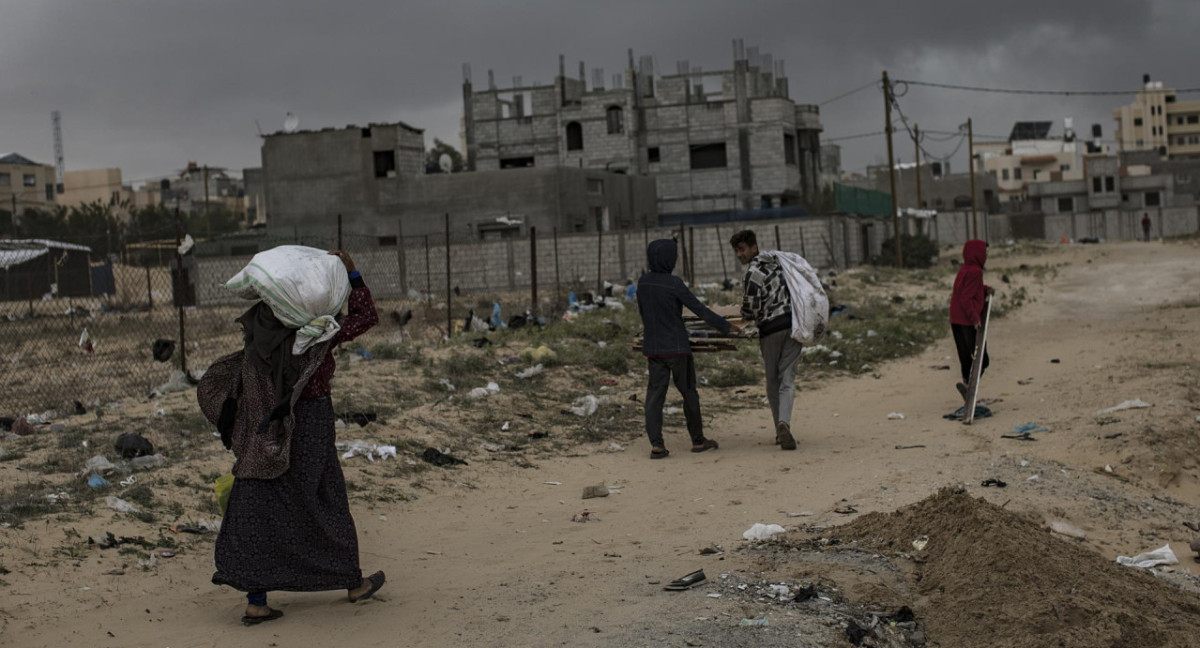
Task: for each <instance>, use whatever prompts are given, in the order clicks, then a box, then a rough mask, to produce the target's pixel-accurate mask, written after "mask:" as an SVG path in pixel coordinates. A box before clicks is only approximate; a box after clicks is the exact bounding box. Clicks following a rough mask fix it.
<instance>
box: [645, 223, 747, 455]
mask: <svg viewBox="0 0 1200 648" xmlns="http://www.w3.org/2000/svg"><path fill="white" fill-rule="evenodd" d="M677 255H678V246H677V245H676V244H675V241H673V240H671V239H660V240H657V241H652V242H651V243H650V246H649V247H647V248H646V260H647V262H648V265H649V268H650V272H647V273H646V274H644V275H642V278H641V279H639V280H638V284H637V307H638V313H639V314H640V315H641V316H642V326H643V328H644V329H645V332H644V333H643V339H642V354H643V355H645V356H646V364H647V366H648V368H649V371H650V378H649V381H648V382H647V385H646V436H648V437H649V438H650V458H651V459H662V458H664V457H666V456H667V455H669V454H671V453H670V451H668V450H667V447H666V445H665V444H664V442H663V436H662V427H663V405H664V404H666V402H667V389H668V387H670V384H671V382H672V381H674V383H675V389H678V390H679V394H680V395H681V396H683V416H684V418H685V419H687V429H688V435H690V436H691V437H692V452H704V451H705V450H716V449H717V447H718V443H717V442H716V441H714V440H712V439H707V438H705V436H704V420H703V419H702V418H701V416H700V393H699V392H698V391H696V363H695V362H694V360H693V359H692V347H691V343H690V342H689V341H688V332H687V327H685V326H684V323H683V308H684V307H687V309H688V310H690V311H692V312H693V313H695V314H696V315H699V316H700V317H701V318H703V319H704V321H706V322H708V323H709V324H710V325H711V326H712V327H713V328H715V329H717V330H718V331H721V332H722V333H728V332H730V331H731V330H736V329H735V328H734V327H733V326H732V325H731V324H730V323H729V321H728V320H726V319H725V318H724V317H721V316H720V315H718V314H716V313H714V312H712V311H711V310H709V309H708V308H706V307H705V306H704V304H701V303H700V300H698V299H696V296H695V295H693V294H692V291H690V290H688V287H687V286H686V285H684V283H683V280H682V279H680V278H679V277H677V276H675V275H674V274H672V273H673V272H674V271H675V257H676V256H677Z"/></svg>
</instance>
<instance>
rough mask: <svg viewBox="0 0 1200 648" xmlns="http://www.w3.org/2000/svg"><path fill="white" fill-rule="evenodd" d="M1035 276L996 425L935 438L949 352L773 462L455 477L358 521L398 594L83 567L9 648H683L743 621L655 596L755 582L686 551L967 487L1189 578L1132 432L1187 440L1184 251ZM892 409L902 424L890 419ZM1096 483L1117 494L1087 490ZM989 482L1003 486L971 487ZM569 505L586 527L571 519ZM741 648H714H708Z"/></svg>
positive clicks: (37, 600)
mask: <svg viewBox="0 0 1200 648" xmlns="http://www.w3.org/2000/svg"><path fill="white" fill-rule="evenodd" d="M1089 259H1090V260H1091V262H1090V263H1089ZM1047 260H1052V261H1054V262H1068V263H1069V265H1067V266H1064V267H1062V268H1060V270H1059V275H1058V276H1057V278H1055V279H1053V280H1049V281H1048V282H1047V284H1046V288H1045V290H1044V291H1043V292H1042V293H1041V294H1037V295H1035V297H1036V301H1034V302H1033V303H1031V304H1029V305H1027V306H1025V307H1024V308H1022V309H1021V310H1019V311H1018V312H1016V313H1015V314H1013V315H1011V316H1010V317H1008V318H1004V319H1000V320H997V321H996V322H995V324H994V328H993V331H992V338H991V339H992V340H993V341H994V343H993V345H992V356H993V366H992V369H991V371H990V372H989V373H988V374H987V376H986V378H985V382H984V388H983V390H982V394H981V396H982V397H984V398H992V399H1001V400H1000V402H997V403H994V404H993V405H992V408H993V410H994V411H995V416H994V417H992V418H990V419H984V420H981V421H979V422H977V424H976V425H974V426H971V427H966V426H962V425H961V424H959V423H953V422H949V421H945V420H943V419H942V415H943V414H945V413H947V412H950V411H952V410H953V409H954V408H955V407H957V406H958V404H959V403H957V402H956V398H957V394H956V392H955V391H954V388H953V383H954V377H953V374H954V372H953V371H951V372H946V371H938V370H935V369H933V368H931V367H932V366H936V365H944V364H951V365H953V364H955V363H954V361H953V360H952V359H949V358H948V357H947V356H950V355H952V354H953V345H952V342H951V341H950V339H949V337H947V338H946V339H945V340H943V341H942V342H941V343H939V344H938V345H935V347H934V348H931V349H930V350H928V351H927V352H925V353H924V354H922V355H920V356H917V357H915V358H912V359H909V360H906V361H900V362H895V363H891V364H888V365H885V366H883V367H881V368H880V372H879V376H880V377H879V378H877V379H876V378H872V377H869V376H865V377H861V378H858V379H840V380H837V381H835V382H832V383H831V384H827V385H825V386H823V387H822V388H820V389H819V390H815V391H806V392H804V393H802V394H801V396H800V398H799V401H798V407H797V415H796V417H795V429H796V431H797V432H798V434H797V436H798V440H799V443H800V450H799V451H798V452H792V453H784V452H780V451H779V450H778V449H777V448H776V447H775V446H774V445H773V444H772V440H773V437H772V436H771V432H770V425H769V423H770V422H769V416H768V414H767V411H766V408H765V407H764V408H762V410H761V411H751V412H740V413H737V414H733V415H722V416H720V417H718V418H717V419H716V420H715V421H713V422H712V423H711V425H710V426H709V434H710V436H713V437H714V438H717V439H719V440H720V442H721V449H720V450H719V451H717V452H712V453H706V454H702V455H691V454H690V453H687V452H686V447H687V446H686V436H685V435H684V434H682V433H681V431H680V430H679V429H678V428H679V426H678V425H676V429H675V430H673V431H672V432H673V433H672V434H670V435H669V436H668V444H669V446H670V447H672V448H673V450H674V451H675V454H673V455H672V456H671V458H670V459H668V460H666V461H655V462H651V461H649V460H648V459H647V458H646V457H645V456H644V455H645V454H646V452H647V448H646V447H645V446H646V444H645V442H644V441H641V440H639V442H638V443H637V444H635V445H634V446H633V447H630V448H629V449H627V450H626V451H625V452H620V453H608V452H604V451H602V448H600V447H598V448H596V449H594V450H593V451H592V452H591V453H590V454H588V455H587V456H579V457H570V458H558V459H553V460H546V461H542V462H540V464H539V465H538V466H537V467H536V468H531V469H517V468H512V467H509V466H502V465H500V464H496V465H486V464H474V465H472V466H470V467H467V468H460V469H458V470H459V472H460V473H461V474H462V478H463V482H469V483H470V484H472V485H473V486H474V488H466V487H459V488H451V489H442V492H438V493H435V494H432V495H422V497H421V499H420V500H418V501H415V502H406V503H401V504H377V505H374V506H373V507H371V508H367V507H364V506H356V509H355V514H356V519H357V522H358V525H359V530H360V542H361V545H362V557H363V560H362V562H363V568H364V570H374V569H384V570H386V571H387V572H388V574H389V578H390V581H389V584H388V586H387V588H386V589H385V590H384V591H383V593H381V595H380V596H379V597H378V598H379V600H377V601H373V602H369V603H366V604H361V605H357V606H351V605H348V604H346V603H345V602H344V600H343V599H341V598H339V597H338V595H336V594H333V593H330V594H316V595H312V594H308V595H298V594H273V595H272V603H273V604H275V605H277V606H280V607H282V609H283V610H284V611H285V612H286V614H287V617H286V618H285V619H284V620H283V621H281V622H278V623H273V624H271V625H269V626H264V627H261V628H254V629H246V628H242V627H241V626H240V625H239V624H237V619H238V617H239V616H240V610H241V609H242V606H243V604H244V602H243V599H241V598H240V597H239V596H238V595H237V594H236V593H234V592H231V591H229V590H227V589H218V588H215V587H213V586H212V585H210V584H209V583H208V578H209V576H210V574H211V554H204V553H201V552H193V553H188V554H183V555H180V556H179V557H177V558H174V559H172V561H171V562H168V563H165V564H163V565H160V566H159V568H158V570H157V575H155V576H153V577H136V578H135V577H133V576H126V577H102V580H101V581H99V582H88V577H86V576H85V575H84V574H85V573H90V572H89V570H86V569H80V570H77V571H78V573H77V574H75V575H74V576H72V575H71V574H70V573H68V574H67V576H66V577H65V579H66V581H65V582H47V581H38V580H27V579H23V578H20V577H19V575H18V574H10V575H9V576H7V577H6V579H7V580H8V582H9V583H10V587H9V588H8V589H7V591H5V592H2V593H0V610H2V612H0V613H2V614H3V615H5V618H6V620H7V625H6V631H5V633H4V635H3V639H4V641H3V643H4V645H6V646H13V647H17V646H56V647H57V646H64V645H94V646H172V647H175V648H179V647H183V646H218V645H221V646H242V645H246V646H251V645H261V646H275V645H279V646H299V645H314V646H315V645H350V644H351V643H353V644H354V645H362V646H375V645H378V646H384V645H387V646H392V645H407V646H445V645H464V646H516V645H528V646H555V645H570V646H590V645H597V646H599V645H648V644H651V643H654V644H659V643H660V642H664V643H661V645H685V644H684V640H685V639H684V635H685V634H687V636H689V637H690V636H692V634H694V630H687V632H684V630H682V629H683V628H690V627H691V626H689V624H692V623H693V620H694V619H696V618H697V617H703V618H706V619H712V618H716V619H727V620H723V621H720V623H721V624H723V625H722V627H724V626H728V625H731V624H732V625H736V620H737V619H738V618H741V616H742V611H741V610H739V609H738V607H737V604H736V603H734V602H732V601H728V600H722V599H713V598H707V597H705V596H704V595H703V594H702V593H699V592H688V593H685V594H668V593H665V592H663V591H662V590H661V585H656V584H652V581H662V582H663V583H665V582H666V581H669V580H670V579H672V578H674V577H677V576H679V575H682V574H684V573H687V572H690V571H692V570H694V569H698V568H701V567H704V568H705V569H706V570H707V572H708V574H709V576H710V578H712V577H715V576H716V574H718V573H721V572H732V571H747V572H752V571H754V570H755V569H756V566H755V565H754V564H753V560H752V559H751V558H749V557H747V556H745V555H743V554H738V553H730V552H727V553H726V554H724V555H722V556H699V555H698V554H697V552H698V550H699V549H700V548H702V547H705V546H708V545H711V544H714V543H715V544H719V545H721V546H722V547H723V548H725V549H731V548H733V547H736V546H738V545H739V544H740V543H741V542H742V540H741V533H742V532H743V531H744V530H745V529H747V528H748V527H749V526H750V525H751V524H753V523H754V522H765V523H778V524H783V525H785V526H787V525H795V524H798V523H804V524H836V523H840V522H842V521H845V520H847V519H852V518H853V516H843V515H838V514H835V513H833V512H832V510H833V509H834V508H837V507H839V506H841V505H844V504H852V505H853V506H854V507H855V508H857V509H858V510H859V511H861V512H868V511H875V510H883V511H890V510H893V509H895V508H896V507H899V506H901V505H904V504H908V503H911V502H914V501H917V500H919V499H921V498H923V497H926V496H928V495H929V494H931V493H933V492H935V491H936V490H937V489H938V488H939V487H942V486H946V485H955V484H960V483H961V484H965V485H966V486H968V487H969V489H970V490H971V491H972V492H973V493H974V494H977V495H981V496H984V497H987V498H988V499H989V500H990V501H993V502H996V503H1004V502H1006V501H1008V502H1011V503H1009V504H1008V507H1009V508H1010V509H1014V510H1019V511H1032V512H1036V513H1037V514H1039V515H1042V516H1044V517H1045V518H1046V519H1047V520H1051V519H1063V520H1067V521H1070V522H1071V523H1072V524H1074V525H1076V526H1079V527H1082V528H1083V529H1084V530H1086V531H1087V532H1088V534H1089V538H1088V541H1087V542H1088V543H1090V544H1091V546H1093V547H1094V548H1096V549H1097V550H1098V551H1100V552H1102V553H1104V554H1105V555H1107V556H1108V557H1109V558H1111V557H1113V556H1115V555H1116V554H1117V553H1125V554H1126V555H1129V554H1130V552H1133V553H1137V552H1140V551H1143V550H1147V549H1152V548H1155V547H1157V546H1161V545H1162V544H1163V543H1164V542H1167V541H1170V542H1171V543H1172V545H1173V546H1174V548H1175V551H1176V552H1177V553H1178V554H1179V555H1180V557H1181V558H1183V559H1184V564H1181V565H1180V570H1193V571H1194V570H1195V567H1194V566H1193V565H1189V564H1188V563H1190V560H1188V559H1186V558H1184V557H1185V556H1186V555H1189V553H1190V552H1188V551H1187V542H1188V541H1189V540H1190V539H1191V537H1190V536H1189V535H1187V532H1186V530H1185V529H1183V527H1181V526H1180V525H1179V522H1180V521H1183V520H1185V519H1192V520H1195V521H1200V514H1197V510H1198V509H1195V508H1193V506H1194V505H1200V488H1198V487H1197V481H1196V466H1195V464H1194V463H1188V462H1187V461H1182V462H1180V465H1178V466H1175V468H1174V471H1175V472H1173V473H1170V474H1168V470H1167V468H1169V466H1166V465H1165V464H1163V463H1162V462H1158V461H1155V460H1154V459H1153V456H1151V455H1152V454H1153V453H1152V449H1150V448H1148V447H1146V446H1145V445H1143V444H1140V443H1139V442H1138V436H1139V435H1140V434H1141V433H1142V432H1143V431H1144V430H1145V429H1146V428H1147V427H1156V428H1157V429H1168V428H1170V429H1174V428H1171V426H1178V427H1180V429H1190V430H1191V437H1193V438H1194V436H1195V433H1194V427H1195V425H1196V424H1195V422H1194V417H1195V412H1193V411H1192V409H1191V408H1192V405H1191V404H1190V403H1189V398H1188V393H1187V391H1186V386H1185V385H1182V384H1181V383H1180V378H1179V375H1180V372H1189V371H1191V372H1193V373H1192V374H1191V375H1192V376H1193V377H1194V371H1195V368H1196V351H1195V346H1194V344H1192V343H1191V340H1194V339H1195V335H1196V333H1197V328H1200V324H1198V323H1197V321H1196V320H1197V319H1198V318H1197V317H1196V316H1195V314H1196V313H1197V312H1198V311H1196V310H1192V309H1167V310H1163V309H1160V308H1159V306H1160V305H1162V304H1164V303H1167V302H1175V301H1179V300H1183V299H1195V297H1196V296H1197V295H1200V254H1198V252H1197V250H1196V248H1194V247H1192V246H1190V245H1166V246H1164V245H1158V244H1152V245H1141V244H1119V245H1112V246H1078V247H1072V248H1070V249H1064V250H1062V251H1057V252H1055V253H1053V254H1052V255H1051V256H1048V257H1047ZM1039 261H1041V260H1040V259H1039ZM1001 272H1002V269H1001V268H990V269H989V276H988V281H989V283H993V284H995V285H997V286H1001V287H1002V284H1000V282H999V275H1000V273H1001ZM1052 358H1057V359H1059V360H1060V361H1061V362H1060V363H1057V364H1052V363H1051V359H1052ZM1027 379H1032V382H1031V383H1030V384H1028V385H1019V384H1018V380H1022V381H1024V380H1027ZM1192 384H1193V385H1194V384H1195V383H1194V380H1193V382H1192ZM1133 398H1141V399H1143V400H1146V401H1149V402H1151V403H1154V405H1155V407H1154V408H1152V409H1148V410H1132V411H1128V412H1122V413H1120V414H1119V415H1117V416H1118V418H1120V419H1121V421H1119V422H1116V423H1112V424H1110V425H1105V426H1100V425H1098V424H1097V423H1096V417H1095V415H1094V413H1095V412H1096V411H1097V410H1100V409H1103V408H1107V407H1110V406H1113V405H1116V404H1117V403H1120V402H1121V401H1124V400H1127V399H1133ZM889 412H902V413H904V415H905V418H904V420H887V415H888V413H889ZM1027 422H1037V423H1039V424H1042V425H1045V426H1047V427H1048V428H1050V431H1049V432H1046V433H1040V434H1038V435H1036V436H1038V437H1039V438H1040V439H1041V440H1040V441H1037V442H1032V443H1030V442H1019V441H1011V440H1005V439H1001V438H999V436H1000V434H1002V433H1005V432H1007V431H1009V430H1011V429H1012V427H1013V426H1014V425H1018V424H1022V423H1027ZM1117 432H1120V433H1121V436H1119V437H1116V438H1114V439H1105V438H1104V436H1105V435H1108V434H1115V433H1117ZM1156 438H1157V437H1156ZM898 444H900V445H923V446H924V447H923V448H916V449H908V450H897V449H895V446H896V445H898ZM1194 452H1195V448H1192V456H1194ZM1147 453H1151V454H1150V455H1148V454H1147ZM1022 461H1026V462H1028V465H1026V466H1022V465H1021V462H1022ZM1105 465H1110V466H1112V467H1115V468H1114V471H1115V473H1114V474H1117V475H1118V476H1120V477H1121V478H1122V479H1129V480H1130V481H1129V482H1125V481H1120V480H1118V479H1117V478H1115V477H1112V476H1111V474H1110V475H1101V474H1097V473H1095V472H1093V469H1094V468H1097V467H1100V468H1102V467H1103V466H1105ZM1156 470H1157V471H1158V472H1156ZM1034 475H1037V478H1036V479H1033V480H1030V479H1029V478H1030V477H1032V476H1034ZM987 477H998V478H1000V479H1003V480H1005V481H1007V482H1008V483H1009V487H1008V488H1007V489H1004V490H996V489H983V488H979V487H978V485H979V482H980V481H981V480H982V479H984V478H987ZM545 482H561V485H549V484H546V483H545ZM602 482H603V483H607V484H609V485H619V486H621V488H620V490H619V491H617V492H614V494H613V495H611V496H610V497H608V498H605V499H593V500H588V501H586V502H585V501H581V500H580V493H581V491H582V490H583V488H584V487H585V486H588V485H590V484H596V483H602ZM1154 495H1159V496H1160V497H1162V498H1164V501H1161V502H1160V501H1159V500H1154V499H1152V497H1153V496H1154ZM843 500H845V501H843ZM1166 500H1169V502H1168V501H1166ZM1170 502H1174V503H1170ZM584 508H588V509H589V510H591V511H594V512H595V515H596V516H597V517H598V518H599V520H598V521H595V522H590V523H587V524H578V523H573V522H571V516H572V514H574V513H578V512H580V511H581V510H583V509H584ZM1146 509H1150V510H1146ZM789 512H790V513H801V512H811V513H812V515H811V516H805V517H797V518H789V517H788V516H787V515H786V513H789ZM39 524H40V523H39ZM87 560H88V561H90V562H96V561H97V560H98V559H97V558H95V557H92V558H88V559H87ZM85 587H87V588H90V589H87V590H81V588H85ZM725 615H728V616H725ZM677 631H678V633H677ZM814 632H817V631H816V630H814ZM110 633H111V634H110ZM688 633H692V634H688ZM722 636H724V635H722ZM814 637H816V635H814ZM700 640H703V637H700ZM741 641H742V640H738V639H729V638H727V637H726V638H724V639H722V638H718V637H717V635H715V634H714V635H713V636H712V637H710V638H709V639H707V640H703V645H742V643H741ZM746 641H749V639H746ZM811 641H815V642H816V643H815V644H814V645H826V643H823V641H827V640H825V639H820V638H819V637H818V638H814V639H811ZM689 645H692V644H689ZM772 645H773V644H772ZM833 645H836V644H833Z"/></svg>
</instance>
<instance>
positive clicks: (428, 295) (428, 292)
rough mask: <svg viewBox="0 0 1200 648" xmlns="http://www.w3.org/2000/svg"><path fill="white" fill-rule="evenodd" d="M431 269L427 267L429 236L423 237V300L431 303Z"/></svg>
mask: <svg viewBox="0 0 1200 648" xmlns="http://www.w3.org/2000/svg"><path fill="white" fill-rule="evenodd" d="M432 277H433V269H432V267H431V266H430V265H429V235H428V234H426V235H425V299H426V301H429V302H432V301H433V278H432Z"/></svg>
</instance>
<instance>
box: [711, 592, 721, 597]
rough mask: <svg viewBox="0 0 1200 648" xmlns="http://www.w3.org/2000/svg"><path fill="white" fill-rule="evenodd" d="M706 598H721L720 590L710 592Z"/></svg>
mask: <svg viewBox="0 0 1200 648" xmlns="http://www.w3.org/2000/svg"><path fill="white" fill-rule="evenodd" d="M708 598H721V593H720V592H712V593H710V594H708Z"/></svg>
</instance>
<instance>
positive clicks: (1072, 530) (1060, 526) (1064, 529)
mask: <svg viewBox="0 0 1200 648" xmlns="http://www.w3.org/2000/svg"><path fill="white" fill-rule="evenodd" d="M1050 530H1051V531H1053V532H1055V533H1057V534H1059V535H1065V536H1070V537H1072V538H1079V539H1080V540H1083V539H1085V538H1087V532H1086V531H1084V530H1083V529H1080V528H1079V527H1077V526H1075V525H1073V524H1069V523H1067V522H1062V521H1060V520H1055V521H1053V522H1051V523H1050ZM1118 560H1120V559H1118Z"/></svg>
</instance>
